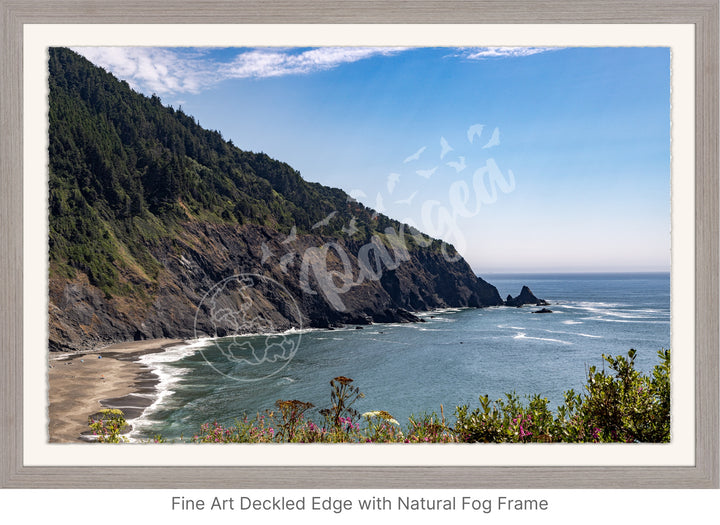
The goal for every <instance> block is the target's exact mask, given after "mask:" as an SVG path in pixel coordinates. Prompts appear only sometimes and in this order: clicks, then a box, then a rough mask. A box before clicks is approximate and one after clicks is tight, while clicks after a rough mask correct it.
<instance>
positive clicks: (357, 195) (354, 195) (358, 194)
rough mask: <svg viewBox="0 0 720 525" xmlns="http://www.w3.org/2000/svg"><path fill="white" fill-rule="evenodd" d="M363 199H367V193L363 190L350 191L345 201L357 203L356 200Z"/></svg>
mask: <svg viewBox="0 0 720 525" xmlns="http://www.w3.org/2000/svg"><path fill="white" fill-rule="evenodd" d="M363 197H367V193H365V192H364V191H363V190H350V192H349V193H348V198H347V200H348V202H358V200H359V199H362V198H363Z"/></svg>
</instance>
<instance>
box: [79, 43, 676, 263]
mask: <svg viewBox="0 0 720 525" xmlns="http://www.w3.org/2000/svg"><path fill="white" fill-rule="evenodd" d="M75 50H76V51H77V52H79V53H81V54H82V55H84V56H85V57H87V58H88V59H89V60H91V61H92V62H93V63H95V64H97V65H99V66H101V67H104V68H105V69H107V70H108V71H110V72H112V73H113V74H114V75H115V76H117V77H118V78H120V79H123V80H126V81H127V82H128V83H129V84H130V85H131V87H133V88H134V89H136V90H137V91H139V92H141V93H144V94H146V95H151V94H153V93H155V94H157V95H158V96H159V97H160V98H161V99H162V101H163V103H165V104H167V105H171V106H173V107H175V108H178V107H182V109H183V111H184V112H185V113H187V114H189V115H192V116H194V117H195V118H196V119H197V120H198V121H199V122H200V124H201V125H202V126H203V127H205V128H209V129H215V130H218V131H220V132H221V133H222V135H223V136H224V137H225V138H226V139H231V140H232V141H233V143H234V144H235V145H236V146H238V147H240V148H242V149H246V150H250V151H255V152H265V153H267V154H268V155H270V156H271V157H274V158H276V159H278V160H282V161H284V162H287V163H288V164H290V165H291V166H293V167H294V168H295V169H297V170H298V171H300V173H301V175H302V176H303V178H305V179H306V180H309V181H312V182H319V183H322V184H325V185H328V186H334V187H339V188H342V189H343V190H345V191H346V192H348V193H349V194H350V195H352V196H353V197H355V198H356V199H358V200H359V201H361V202H362V203H363V204H365V205H367V206H369V207H371V208H374V209H376V210H378V211H381V212H383V213H385V214H387V215H389V216H390V217H392V218H394V219H398V220H400V221H403V222H406V223H408V224H411V225H413V226H416V227H417V228H419V229H420V230H421V231H423V232H425V233H427V234H429V235H432V236H434V237H439V238H441V239H443V240H445V241H447V242H449V243H451V244H453V245H454V246H455V248H457V249H458V251H459V252H460V253H461V254H462V255H463V257H464V258H465V259H466V260H467V261H468V262H469V263H470V265H471V266H472V268H473V269H474V270H475V272H476V273H478V274H481V275H482V274H491V273H505V272H508V273H512V272H518V273H523V272H527V273H537V272H604V271H607V272H629V271H669V269H670V50H669V49H668V48H662V47H656V48H649V47H648V48H589V47H588V48H537V47H535V48H527V47H526V48H367V47H356V48H333V47H325V48H259V49H249V48H147V47H125V48H122V47H115V48H99V47H98V48H75Z"/></svg>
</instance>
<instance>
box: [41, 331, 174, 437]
mask: <svg viewBox="0 0 720 525" xmlns="http://www.w3.org/2000/svg"><path fill="white" fill-rule="evenodd" d="M183 342H184V341H183V340H181V339H153V340H149V341H133V342H127V343H118V344H114V345H110V346H107V347H104V348H101V349H98V350H94V351H90V352H77V353H57V354H56V353H51V354H50V356H49V359H48V388H49V393H48V398H49V399H48V412H49V414H48V415H49V424H48V427H49V428H48V430H49V441H50V443H78V442H81V441H83V439H82V434H83V433H86V432H88V430H89V429H88V416H90V415H92V414H94V413H96V412H98V411H99V410H102V409H103V408H119V409H120V410H122V411H123V413H124V414H125V418H126V419H133V418H135V417H137V416H139V415H140V414H141V413H142V411H143V410H144V408H145V407H147V406H149V405H150V404H151V403H152V399H151V398H149V397H147V396H142V395H138V394H151V393H153V392H154V391H155V385H156V384H157V382H158V379H157V376H156V375H155V374H153V373H152V371H151V370H150V369H148V368H147V367H145V366H143V365H142V364H140V363H139V362H138V361H137V359H138V357H140V356H141V355H144V354H148V353H154V352H162V351H163V350H164V349H165V348H168V347H171V346H177V345H178V344H182V343H183Z"/></svg>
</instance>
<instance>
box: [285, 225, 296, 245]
mask: <svg viewBox="0 0 720 525" xmlns="http://www.w3.org/2000/svg"><path fill="white" fill-rule="evenodd" d="M295 240H297V228H296V227H295V226H293V227H292V229H291V230H290V235H288V236H287V238H286V239H285V240H284V241H283V242H282V243H283V244H290V243H291V242H294V241H295Z"/></svg>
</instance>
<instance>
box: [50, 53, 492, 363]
mask: <svg viewBox="0 0 720 525" xmlns="http://www.w3.org/2000/svg"><path fill="white" fill-rule="evenodd" d="M49 70H50V77H49V78H50V86H49V87H50V127H49V144H50V146H49V161H50V162H49V166H50V169H49V174H50V187H49V190H50V191H49V223H50V239H49V241H50V242H49V244H50V246H49V258H50V275H49V289H50V297H49V299H50V303H49V345H50V348H51V349H52V350H63V349H77V348H87V347H92V346H96V345H98V344H104V343H110V342H116V341H124V340H133V339H146V338H154V337H179V338H188V337H195V336H203V335H207V336H215V335H224V333H225V332H227V331H229V330H232V331H234V332H237V333H240V332H243V331H277V330H284V329H288V328H291V327H299V326H303V327H331V326H333V325H336V324H344V323H354V324H366V323H369V322H390V321H392V322H396V321H408V320H413V319H414V317H413V315H412V314H410V313H409V312H410V311H420V310H428V309H432V308H440V307H463V306H469V307H481V306H490V305H501V304H503V301H502V299H501V298H500V296H499V294H498V292H497V290H496V289H495V287H494V286H492V285H490V284H488V283H487V282H485V281H484V280H482V279H480V278H478V277H476V276H475V275H474V274H473V272H472V270H471V269H470V267H469V265H468V264H467V263H466V262H465V261H464V260H463V259H462V258H460V257H457V254H456V253H455V252H454V250H453V249H452V247H446V252H445V253H447V254H448V255H449V256H446V255H443V251H442V250H441V243H440V242H439V241H437V240H432V239H427V238H425V237H423V236H421V234H420V232H417V231H413V230H411V229H409V227H407V226H405V225H403V224H400V223H399V222H397V221H394V220H392V219H390V218H388V217H386V216H384V215H382V214H377V213H375V212H374V211H373V210H371V209H369V208H366V207H365V206H363V205H362V204H360V203H357V202H355V201H353V200H352V199H350V198H349V196H348V195H347V194H345V193H344V192H343V191H341V190H339V189H335V188H328V187H324V186H321V185H319V184H314V183H309V182H307V181H305V180H303V179H302V177H301V176H300V174H299V173H298V172H297V171H295V170H293V169H292V168H291V167H290V166H288V165H287V164H284V163H282V162H278V161H276V160H273V159H271V158H269V157H268V156H267V155H264V154H256V153H251V152H246V151H242V150H240V149H238V148H236V147H235V146H234V145H233V144H232V143H231V142H228V141H225V140H223V139H222V136H221V135H220V134H219V133H217V132H212V131H208V130H205V129H203V128H201V127H200V126H199V124H198V123H197V122H196V121H195V120H194V119H193V118H191V117H189V116H187V115H185V114H184V113H182V111H177V110H173V109H172V108H167V107H164V106H162V105H161V104H160V101H159V99H158V98H157V97H151V98H147V97H144V96H142V95H139V94H137V93H135V92H133V91H132V90H130V89H129V87H128V86H127V85H126V84H125V83H122V82H119V81H118V80H117V79H115V78H114V77H112V75H109V74H108V73H106V72H104V71H103V70H101V69H99V68H96V67H95V66H93V65H92V64H90V63H89V62H87V61H86V60H84V59H83V58H81V57H79V56H78V55H76V54H74V53H72V52H71V51H69V50H66V49H57V48H51V49H50V61H49ZM238 275H239V276H244V277H241V278H240V279H234V278H233V276H238Z"/></svg>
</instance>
